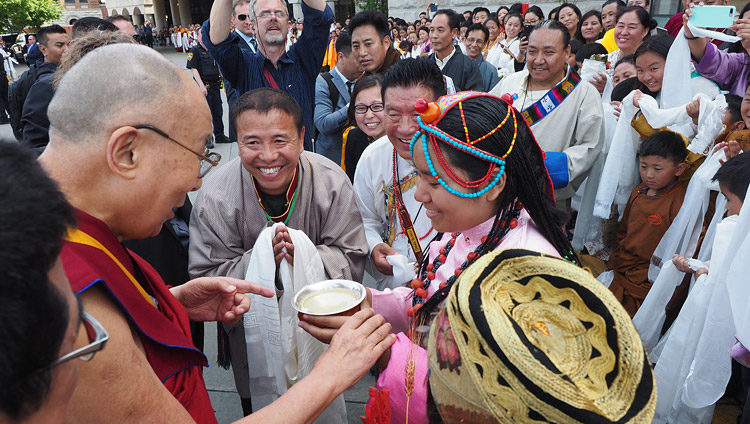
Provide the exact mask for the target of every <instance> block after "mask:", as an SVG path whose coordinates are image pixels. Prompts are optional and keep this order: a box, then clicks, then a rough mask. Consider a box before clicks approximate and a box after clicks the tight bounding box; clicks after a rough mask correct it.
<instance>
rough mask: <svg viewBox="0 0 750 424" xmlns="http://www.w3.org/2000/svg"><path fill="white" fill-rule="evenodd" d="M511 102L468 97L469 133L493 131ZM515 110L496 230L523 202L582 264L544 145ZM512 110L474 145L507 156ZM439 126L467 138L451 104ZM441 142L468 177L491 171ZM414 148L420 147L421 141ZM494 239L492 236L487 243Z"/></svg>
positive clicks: (435, 301)
mask: <svg viewBox="0 0 750 424" xmlns="http://www.w3.org/2000/svg"><path fill="white" fill-rule="evenodd" d="M508 107H509V106H508V104H507V103H505V101H503V100H501V99H499V98H497V97H488V96H482V97H475V98H470V99H467V100H464V101H463V110H464V116H465V117H466V124H467V128H468V130H469V138H470V139H471V140H475V139H478V138H480V137H482V136H484V135H485V134H487V133H489V132H490V131H492V130H493V129H494V128H495V127H496V126H497V125H498V124H499V123H500V122H502V121H503V119H504V118H505V116H506V114H507V113H508ZM511 113H512V114H513V115H515V118H516V122H517V127H518V134H517V137H516V141H515V144H514V145H513V150H512V151H511V152H510V154H508V156H507V157H506V158H505V162H506V163H505V178H506V180H505V188H504V189H503V191H502V193H501V194H500V196H499V198H498V200H497V202H498V212H497V215H496V216H495V222H494V224H493V231H494V230H497V229H498V228H501V227H502V226H507V225H508V224H509V222H510V220H511V219H512V218H514V216H513V210H514V209H515V208H517V206H518V202H520V203H521V205H523V208H524V209H526V212H527V213H528V214H529V216H531V219H533V220H534V223H535V224H536V226H537V228H538V229H539V232H540V233H541V234H542V235H543V236H544V237H545V238H546V239H547V240H548V241H549V242H550V243H551V244H552V245H553V246H554V247H555V249H556V250H557V252H558V253H560V256H563V257H565V258H567V259H569V260H571V261H574V262H575V263H579V262H578V258H577V257H576V256H575V253H574V252H573V249H572V247H571V245H570V242H569V241H568V237H567V235H566V234H565V232H564V231H563V226H564V225H565V222H566V218H567V217H566V214H565V213H564V212H562V211H561V210H560V209H558V208H557V207H556V206H555V202H554V201H553V200H552V196H551V193H552V192H553V188H552V187H551V186H550V184H551V183H550V180H549V176H548V174H547V170H546V167H545V165H544V158H543V154H542V150H541V148H540V147H539V145H538V144H537V142H536V140H535V139H534V136H533V134H532V133H531V129H530V128H529V126H528V125H527V124H526V122H525V121H524V119H523V116H521V114H520V112H518V111H517V110H516V109H513V108H512V112H511ZM513 115H511V116H510V117H508V120H507V121H506V123H505V124H504V125H503V126H502V127H500V128H499V129H498V130H497V131H496V132H495V133H494V134H492V135H491V136H489V137H487V138H485V139H484V140H482V141H479V142H477V143H476V144H474V147H476V148H478V149H481V150H483V151H485V152H487V153H490V154H493V155H495V156H503V155H504V154H505V153H506V152H507V151H508V149H509V148H510V147H511V140H512V139H513V132H514V129H513ZM437 127H438V128H439V129H441V130H442V131H444V132H446V133H448V134H449V135H451V136H453V137H455V138H457V139H459V140H465V138H466V135H465V133H464V127H463V122H462V120H461V115H460V111H459V108H458V107H453V108H452V109H451V110H450V111H448V112H447V113H446V114H445V116H444V117H443V118H442V120H441V121H440V122H439V123H438V124H437ZM418 143H419V142H418ZM440 143H441V150H442V153H443V154H444V155H445V157H446V160H447V161H448V162H449V164H450V165H451V166H452V167H453V168H454V169H461V170H462V171H463V172H465V173H466V174H467V176H468V177H469V178H468V179H469V180H478V179H481V178H482V177H483V176H484V175H486V174H487V170H488V169H489V165H490V163H489V162H487V161H484V160H481V159H478V158H476V157H475V156H472V155H470V154H467V153H464V152H463V151H460V150H458V149H456V148H453V147H450V146H448V145H447V144H445V143H444V142H442V141H441V142H440ZM415 148H422V146H421V143H419V144H418V145H416V146H415ZM439 236H440V235H438V237H439ZM436 238H437V237H436ZM490 240H491V238H489V239H488V242H490ZM499 242H500V240H499V239H498V240H494V241H493V243H492V244H494V245H488V246H484V247H483V252H482V253H486V252H489V251H492V250H494V249H495V248H496V247H497V246H498V244H499ZM428 257H429V255H428V254H427V253H425V259H423V264H422V266H421V267H420V272H421V271H422V268H423V267H424V266H426V261H427V259H426V258H428ZM420 275H421V274H420ZM449 291H450V285H447V286H446V287H444V288H443V289H440V290H438V291H436V292H435V294H433V295H432V297H431V298H430V299H429V300H428V301H427V302H426V303H425V304H424V305H422V307H421V308H420V309H419V314H420V316H421V317H422V318H424V319H425V320H426V319H428V317H429V314H430V312H432V311H433V310H435V308H436V307H437V306H438V305H439V304H440V303H442V301H443V300H444V299H445V297H447V295H448V293H449Z"/></svg>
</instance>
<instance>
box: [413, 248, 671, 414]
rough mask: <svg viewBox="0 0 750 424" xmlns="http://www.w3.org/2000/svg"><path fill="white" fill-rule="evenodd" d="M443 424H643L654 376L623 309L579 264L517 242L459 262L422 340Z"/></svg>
mask: <svg viewBox="0 0 750 424" xmlns="http://www.w3.org/2000/svg"><path fill="white" fill-rule="evenodd" d="M428 358H429V365H430V377H429V379H430V389H431V392H432V396H433V399H434V401H435V405H436V406H437V409H438V411H439V412H440V415H441V417H442V419H443V420H444V421H445V422H446V423H457V422H462V423H492V422H501V423H542V422H554V423H586V424H589V423H611V422H618V423H650V422H651V419H652V417H653V415H654V409H655V407H656V384H655V381H654V376H653V374H652V372H651V367H650V365H649V361H648V358H647V357H646V353H645V351H644V350H643V344H642V343H641V340H640V338H639V336H638V333H637V332H636V330H635V327H633V323H632V321H631V319H630V316H629V315H628V314H627V312H625V309H623V308H622V306H621V305H620V304H619V302H617V300H616V299H615V297H614V296H613V295H612V293H610V292H609V290H608V289H607V288H606V287H604V286H603V285H602V284H601V283H599V282H598V281H597V280H596V279H595V278H594V277H593V276H591V274H590V273H588V272H587V271H585V270H583V269H581V268H579V267H577V266H575V265H573V264H571V263H569V262H567V261H564V260H562V259H559V258H554V257H550V256H546V255H542V254H540V253H536V252H531V251H527V250H521V249H513V250H504V251H496V252H492V253H488V254H486V255H484V256H483V257H482V258H481V259H480V260H478V261H477V262H476V263H475V264H474V265H472V266H471V267H469V268H468V269H466V270H465V271H464V272H463V273H462V274H461V277H460V278H459V279H458V281H457V282H456V284H455V285H454V286H453V288H452V289H451V292H450V295H449V296H448V298H447V299H446V301H445V304H444V307H443V309H442V310H441V312H440V313H439V314H438V316H437V318H436V319H435V321H434V323H433V325H432V329H431V330H430V337H429V342H428Z"/></svg>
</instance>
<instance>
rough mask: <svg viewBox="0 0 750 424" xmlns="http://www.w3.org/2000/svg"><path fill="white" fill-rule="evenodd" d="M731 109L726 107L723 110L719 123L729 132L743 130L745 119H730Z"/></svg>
mask: <svg viewBox="0 0 750 424" xmlns="http://www.w3.org/2000/svg"><path fill="white" fill-rule="evenodd" d="M732 118H733V117H732V111H731V110H729V108H727V110H726V111H724V117H723V118H721V123H722V124H723V125H724V127H726V128H727V129H728V130H729V131H730V132H731V131H738V130H744V129H745V128H746V127H745V121H744V120H741V121H735V120H733V119H732Z"/></svg>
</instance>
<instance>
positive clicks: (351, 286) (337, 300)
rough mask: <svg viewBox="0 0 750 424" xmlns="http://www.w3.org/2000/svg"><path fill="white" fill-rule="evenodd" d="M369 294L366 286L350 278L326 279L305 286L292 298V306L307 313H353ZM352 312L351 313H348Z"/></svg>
mask: <svg viewBox="0 0 750 424" xmlns="http://www.w3.org/2000/svg"><path fill="white" fill-rule="evenodd" d="M365 296H367V291H366V290H365V286H363V285H362V284H360V283H358V282H356V281H350V280H326V281H321V282H318V283H315V284H310V285H309V286H305V287H303V288H302V289H300V291H298V292H297V294H295V295H294V298H292V307H293V308H294V309H295V310H296V311H297V312H301V313H303V314H307V315H338V314H342V313H345V312H346V314H345V315H353V314H354V313H355V312H357V311H358V310H359V308H358V306H359V304H360V303H362V301H363V300H364V299H365ZM348 312H351V313H348Z"/></svg>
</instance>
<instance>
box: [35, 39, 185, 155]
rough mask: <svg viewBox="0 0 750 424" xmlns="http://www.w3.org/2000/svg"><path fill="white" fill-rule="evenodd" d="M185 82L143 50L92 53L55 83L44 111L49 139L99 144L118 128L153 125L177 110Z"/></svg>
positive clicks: (118, 47) (116, 47)
mask: <svg viewBox="0 0 750 424" xmlns="http://www.w3.org/2000/svg"><path fill="white" fill-rule="evenodd" d="M184 76H185V75H184V72H183V71H182V70H180V69H179V68H178V67H177V66H175V65H174V64H172V62H170V61H169V60H167V59H165V58H164V56H162V55H161V54H159V53H157V52H156V51H155V50H152V49H150V48H148V47H146V46H141V45H138V44H112V45H108V46H104V47H100V48H97V49H95V50H94V51H92V52H91V53H89V54H87V55H86V56H84V57H83V58H82V59H81V60H80V61H79V62H78V63H76V64H75V66H73V67H72V68H70V70H69V71H68V72H66V73H65V75H64V76H63V78H62V79H61V80H60V84H59V85H58V86H57V90H56V91H55V95H54V97H53V98H52V101H51V102H50V104H49V108H48V109H47V115H48V117H49V122H50V129H49V132H50V138H51V139H53V140H57V139H62V140H63V141H66V142H86V141H89V142H102V141H103V139H104V138H106V137H109V135H110V134H111V133H112V131H113V130H114V129H115V128H117V127H119V126H122V125H138V124H153V125H158V122H164V120H165V119H168V117H166V118H165V116H164V115H165V111H169V112H173V113H174V109H175V108H177V107H179V102H178V100H179V98H181V97H182V96H183V93H184V90H185V82H184V80H183V77H184ZM185 78H186V77H185ZM167 115H168V116H169V114H167Z"/></svg>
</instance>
